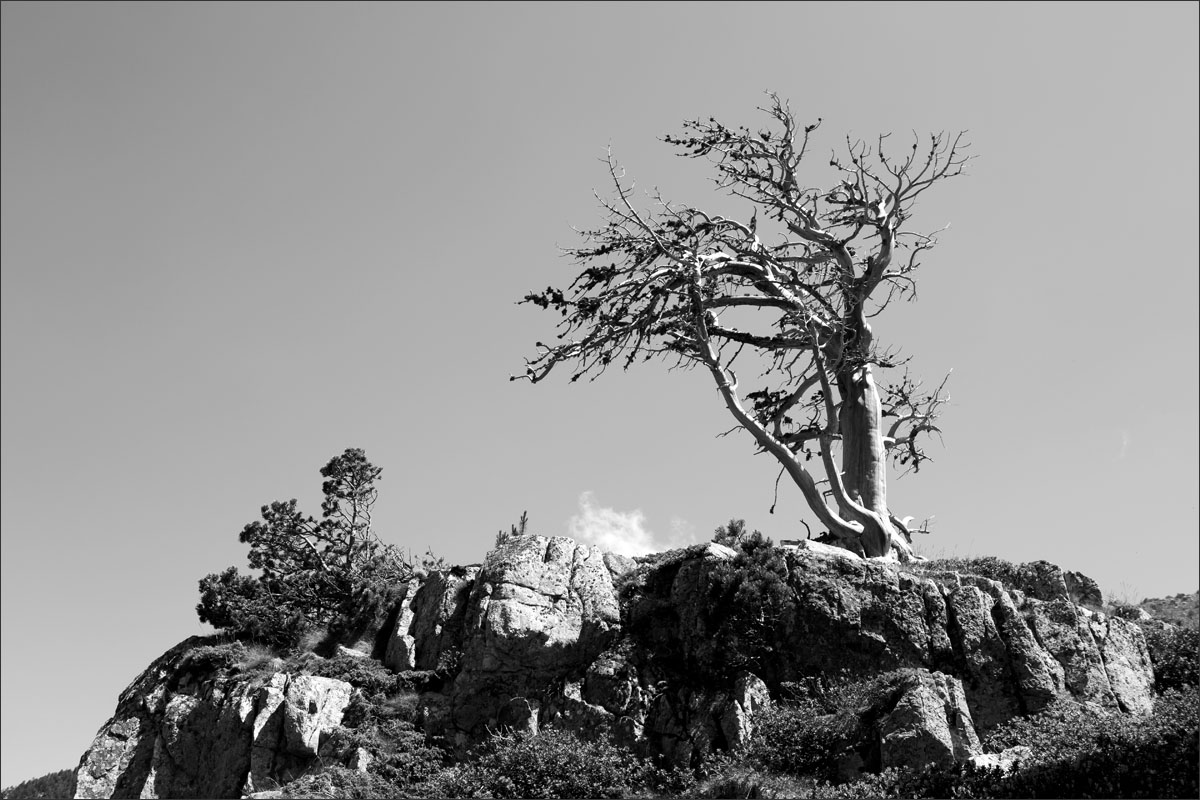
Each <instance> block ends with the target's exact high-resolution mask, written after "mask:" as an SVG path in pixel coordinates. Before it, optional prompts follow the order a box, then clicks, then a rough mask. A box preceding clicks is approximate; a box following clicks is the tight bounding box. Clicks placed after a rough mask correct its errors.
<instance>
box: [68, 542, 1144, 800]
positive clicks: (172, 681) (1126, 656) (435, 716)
mask: <svg viewBox="0 0 1200 800" xmlns="http://www.w3.org/2000/svg"><path fill="white" fill-rule="evenodd" d="M755 557H756V558H759V559H760V560H759V561H756V562H754V565H753V566H751V565H750V561H751V560H752V559H751V557H750V555H747V554H744V553H739V552H738V551H737V550H735V549H733V548H731V547H728V546H725V545H721V544H714V543H710V544H707V545H698V546H695V547H692V548H689V549H687V550H684V551H676V552H673V553H671V554H664V555H662V556H655V557H649V558H646V559H641V560H640V561H634V560H631V559H628V558H623V557H620V556H614V555H612V554H607V553H604V552H601V551H600V550H598V549H596V548H594V547H589V546H587V545H582V544H579V543H577V542H575V541H573V540H571V539H567V538H563V537H543V536H526V535H522V536H516V537H512V538H510V539H508V540H507V541H506V542H505V543H503V544H502V545H501V546H500V547H498V548H497V549H496V550H495V551H493V552H492V553H489V554H488V557H487V559H486V560H485V562H484V563H483V564H481V565H478V566H473V567H466V568H455V569H453V570H447V571H442V572H434V573H432V574H430V575H427V576H423V577H421V578H419V579H414V580H413V581H411V582H410V583H408V584H406V585H405V586H404V587H403V588H402V590H401V592H400V595H401V598H402V599H401V600H400V602H399V604H398V606H397V607H395V608H394V609H393V611H392V613H391V615H390V616H389V620H390V630H386V631H385V634H386V636H385V637H384V638H383V639H381V640H380V641H379V643H378V647H377V648H376V649H375V652H376V654H377V655H379V656H381V660H382V661H383V663H384V664H385V665H386V666H387V667H389V668H390V669H392V670H393V671H395V672H398V673H403V674H405V675H407V677H406V678H404V680H406V681H408V682H409V685H412V686H414V687H416V688H417V690H418V691H419V692H420V694H419V697H418V698H417V700H416V706H417V709H418V716H419V719H420V720H421V724H422V725H423V727H424V729H425V731H426V733H428V734H430V735H431V736H435V737H438V738H439V739H441V740H442V741H449V742H451V743H456V744H457V745H459V747H460V748H461V749H465V748H466V747H467V746H469V745H470V744H472V743H473V742H475V741H478V740H479V739H480V738H482V737H483V736H485V735H487V733H488V732H489V731H494V730H498V729H505V728H507V729H511V730H519V731H525V732H529V733H534V732H537V731H538V730H540V729H541V728H543V727H546V726H555V727H565V728H573V729H582V730H587V731H589V732H601V731H607V732H608V733H610V734H612V735H613V736H614V737H615V738H617V739H618V740H620V741H622V742H624V743H625V744H627V745H630V746H632V747H634V748H636V749H639V750H641V751H643V752H657V753H660V754H663V755H665V756H666V757H667V758H668V759H669V760H670V761H672V762H674V763H676V764H688V763H696V762H697V761H698V760H699V759H700V758H701V757H702V756H704V755H705V754H706V753H708V752H709V751H711V750H714V749H721V748H730V747H737V746H738V745H740V744H743V743H745V742H746V741H748V740H749V737H750V736H751V735H752V732H753V726H754V716H755V714H756V713H757V712H758V711H760V710H761V709H762V708H764V707H766V706H767V705H768V704H769V703H770V702H771V696H772V695H773V694H774V695H776V696H778V694H779V693H780V692H781V691H782V690H783V687H785V686H787V685H789V684H799V683H802V682H804V681H806V680H810V679H812V678H813V676H817V675H822V674H837V673H849V674H851V675H858V676H871V675H877V674H879V673H881V672H889V671H898V673H897V674H900V675H903V676H906V677H904V680H903V682H902V684H901V685H899V687H898V688H897V689H896V691H895V692H893V693H892V694H890V695H889V696H888V699H887V700H886V702H884V704H883V705H881V706H879V707H877V708H873V709H872V710H871V711H870V713H869V714H867V717H869V718H870V724H869V725H868V728H869V729H870V731H871V734H870V737H868V738H869V739H870V741H868V742H867V743H866V744H864V745H863V748H864V749H862V752H861V754H860V755H861V757H860V758H859V759H858V761H856V762H855V763H854V764H847V765H846V766H847V769H848V770H851V771H853V770H856V769H859V768H863V767H864V766H865V767H867V768H872V769H874V768H878V767H886V766H889V765H899V764H909V765H913V764H926V763H943V764H944V763H950V762H961V761H964V760H967V759H970V758H973V757H976V756H978V755H980V753H979V737H978V734H977V730H976V729H977V728H978V729H979V730H980V731H982V730H985V729H987V728H990V727H991V726H993V725H996V724H997V723H1000V722H1002V721H1004V720H1007V719H1009V718H1011V717H1013V716H1014V715H1018V714H1029V713H1034V712H1037V711H1039V710H1041V709H1043V708H1046V707H1047V706H1049V705H1051V704H1053V703H1057V702H1082V703H1088V704H1091V705H1093V706H1096V707H1100V708H1107V709H1111V710H1113V711H1118V710H1120V711H1125V712H1128V713H1138V714H1140V713H1146V712H1148V711H1149V710H1150V709H1151V707H1152V698H1153V694H1152V685H1153V675H1152V672H1151V667H1150V661H1149V658H1148V655H1147V652H1146V647H1145V643H1144V640H1143V638H1142V634H1141V632H1140V630H1139V629H1138V628H1137V627H1136V626H1135V625H1133V624H1132V623H1129V622H1126V621H1125V620H1122V619H1117V618H1113V617H1109V616H1106V615H1105V614H1103V613H1101V612H1099V611H1096V610H1092V609H1090V608H1089V607H1088V606H1089V605H1094V604H1093V603H1092V602H1091V601H1093V600H1095V599H1097V598H1098V597H1099V594H1098V590H1097V591H1092V588H1090V587H1092V586H1094V584H1089V582H1088V581H1087V579H1086V578H1084V577H1083V576H1077V575H1074V574H1073V573H1064V572H1063V571H1062V570H1061V569H1059V568H1058V567H1055V566H1053V565H1050V564H1046V563H1045V562H1035V563H1033V564H1026V565H1019V566H1016V567H1014V566H1013V565H1003V564H1002V562H996V563H995V564H991V566H989V568H988V570H984V571H986V572H988V574H970V573H964V572H961V571H960V572H949V571H937V570H935V569H932V568H929V567H926V566H922V565H921V564H919V563H918V564H909V565H898V564H895V563H888V562H881V561H873V560H867V559H863V558H861V557H858V556H856V555H854V554H853V553H850V552H848V551H845V550H842V549H839V548H834V547H823V546H812V545H811V543H807V542H806V543H802V544H800V545H798V546H794V547H790V548H783V549H779V550H770V551H766V550H760V551H758V555H757V556H755ZM997 564H1000V565H1001V566H997ZM1081 603H1086V604H1085V605H1081ZM204 649H205V648H204V646H203V643H202V642H199V641H189V642H185V643H183V644H182V645H180V647H179V648H175V649H173V650H172V651H169V652H168V653H167V654H166V655H164V656H163V658H162V659H160V660H159V661H157V662H155V664H154V665H151V668H150V669H148V670H147V671H146V672H145V673H143V675H142V676H140V677H139V678H138V680H136V681H135V682H134V683H133V684H132V685H131V686H130V687H129V688H128V689H127V690H126V691H125V693H123V694H122V696H121V700H120V703H119V706H118V709H117V714H116V715H115V716H114V717H113V719H112V720H110V721H109V723H108V724H106V726H105V727H104V728H103V729H102V730H101V732H100V734H99V735H98V736H97V738H96V741H95V742H94V744H93V746H92V748H91V749H90V750H89V751H88V753H87V754H86V755H85V756H84V759H83V761H82V763H81V765H80V769H79V776H78V786H79V796H80V797H102V796H123V797H133V796H146V797H169V796H211V797H220V796H237V794H238V793H240V792H251V791H261V790H264V789H267V788H269V785H270V781H279V780H283V779H286V778H287V777H288V776H290V775H294V774H297V771H298V770H301V769H303V768H304V766H305V765H307V764H310V763H311V762H312V761H313V759H314V758H316V757H317V756H318V755H319V754H321V744H322V741H323V740H324V739H325V738H326V737H327V736H328V735H329V733H330V732H331V731H332V730H333V729H335V728H336V727H337V726H338V724H339V723H340V720H341V716H342V713H343V711H344V710H345V709H346V706H347V703H348V702H349V700H350V687H349V685H348V684H345V683H342V682H341V681H333V680H329V679H325V678H314V677H311V676H301V675H289V674H287V673H284V672H280V671H278V670H276V671H274V672H273V673H272V672H268V673H263V674H260V675H259V676H257V677H250V676H247V675H244V674H243V675H239V674H236V670H228V669H225V670H221V669H218V670H215V671H214V670H213V669H211V665H210V668H208V669H207V672H205V671H204V670H201V669H200V668H199V667H198V666H197V663H196V660H197V658H198V657H197V656H196V653H198V652H203V651H204ZM209 649H210V650H211V648H209ZM364 657H365V656H364ZM200 660H203V659H200ZM200 673H204V674H206V675H208V676H209V677H207V678H205V679H203V680H201V679H198V678H197V677H196V676H197V675H199V674H200ZM214 675H215V676H216V677H213V676H214ZM880 702H883V701H880ZM864 713H866V712H864ZM864 719H866V717H864ZM871 726H874V727H871ZM871 737H873V738H871ZM864 741H865V740H864ZM364 757H367V756H366V755H365V754H364ZM342 760H345V759H342ZM347 763H348V762H347Z"/></svg>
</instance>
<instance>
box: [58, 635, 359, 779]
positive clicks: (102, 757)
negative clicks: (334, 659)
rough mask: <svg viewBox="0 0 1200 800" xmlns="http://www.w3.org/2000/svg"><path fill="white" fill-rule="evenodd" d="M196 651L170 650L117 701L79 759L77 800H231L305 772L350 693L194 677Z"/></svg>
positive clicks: (303, 679) (309, 685)
mask: <svg viewBox="0 0 1200 800" xmlns="http://www.w3.org/2000/svg"><path fill="white" fill-rule="evenodd" d="M203 646H204V640H202V639H200V638H199V637H193V638H192V639H189V640H188V641H186V642H183V643H182V644H181V645H179V646H177V647H175V648H172V649H171V650H169V651H167V653H166V654H164V655H163V656H162V657H161V658H159V659H157V660H156V661H155V662H154V663H153V664H152V665H151V666H150V668H149V669H147V670H146V671H145V672H144V673H142V675H141V676H139V678H138V679H137V680H135V681H134V682H133V683H132V684H130V686H129V687H128V688H127V689H126V690H125V691H124V692H122V694H121V697H120V698H119V700H118V704H117V713H116V714H115V715H114V716H113V718H112V719H111V720H109V721H108V722H107V723H106V724H105V725H104V727H102V728H101V729H100V732H99V733H98V734H97V736H96V739H95V741H94V742H93V743H92V747H91V748H89V750H88V751H87V752H86V753H85V754H84V755H83V758H82V759H81V760H80V765H79V769H78V771H77V773H76V797H81V798H93V797H143V798H156V797H238V796H241V795H242V794H243V793H250V792H254V791H255V790H256V787H257V788H258V789H263V788H265V787H266V784H267V783H268V781H276V782H283V781H284V780H286V779H288V778H291V777H295V776H296V775H299V774H300V772H302V771H303V770H304V769H306V768H307V767H309V766H311V764H312V762H313V760H314V758H315V756H316V748H317V747H318V746H319V744H320V740H321V738H322V737H323V736H324V735H325V734H327V733H328V732H329V731H330V730H332V729H333V728H334V727H336V726H337V725H338V724H340V722H341V716H342V712H343V710H344V709H345V707H346V705H347V704H348V702H349V699H350V691H351V688H350V686H349V684H347V683H345V682H343V681H338V680H333V679H330V678H317V677H313V676H307V675H305V676H291V675H288V674H285V673H275V674H273V675H271V676H270V677H269V678H267V680H266V681H265V682H263V683H262V684H261V685H260V683H259V680H261V679H259V680H255V679H245V678H241V677H239V676H236V675H233V674H230V673H228V672H226V671H224V670H217V671H215V672H213V671H211V670H209V671H208V672H204V671H198V672H197V671H193V668H194V665H193V664H191V663H190V662H189V657H190V655H191V654H192V653H193V652H194V651H196V650H197V648H199V647H203Z"/></svg>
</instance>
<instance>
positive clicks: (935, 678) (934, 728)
mask: <svg viewBox="0 0 1200 800" xmlns="http://www.w3.org/2000/svg"><path fill="white" fill-rule="evenodd" d="M879 727H880V741H879V753H880V765H881V767H883V768H885V769H886V768H888V767H901V766H911V765H922V766H923V765H927V764H937V765H941V766H948V765H951V764H955V763H960V762H962V761H965V760H967V759H968V758H971V757H972V756H975V755H978V754H979V752H980V746H979V737H978V735H977V734H976V733H975V726H974V724H973V722H972V720H971V711H970V708H969V707H968V706H967V701H966V695H965V694H964V693H963V688H962V683H961V682H960V681H959V680H958V678H955V677H952V676H949V675H944V674H943V673H941V672H928V671H925V670H921V671H919V672H917V673H916V674H915V675H914V676H913V677H912V678H911V679H910V680H909V681H908V682H907V685H906V686H905V687H904V688H903V690H902V694H901V696H900V699H899V701H898V702H897V704H896V706H895V708H893V709H892V711H891V712H890V713H889V714H888V715H887V716H886V717H884V718H883V720H882V721H881V722H880V726H879Z"/></svg>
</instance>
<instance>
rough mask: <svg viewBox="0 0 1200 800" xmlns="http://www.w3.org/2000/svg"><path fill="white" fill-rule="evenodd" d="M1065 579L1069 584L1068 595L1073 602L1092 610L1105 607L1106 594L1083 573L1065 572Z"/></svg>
mask: <svg viewBox="0 0 1200 800" xmlns="http://www.w3.org/2000/svg"><path fill="white" fill-rule="evenodd" d="M1063 579H1064V580H1065V581H1066V584H1067V594H1068V595H1069V596H1070V598H1071V602H1072V603H1075V604H1076V605H1080V606H1087V607H1088V608H1091V609H1099V608H1100V607H1101V606H1103V605H1104V594H1103V593H1102V592H1101V591H1100V584H1098V583H1096V582H1095V581H1094V580H1092V579H1091V578H1089V577H1088V576H1087V575H1084V574H1083V573H1082V572H1064V573H1063Z"/></svg>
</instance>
